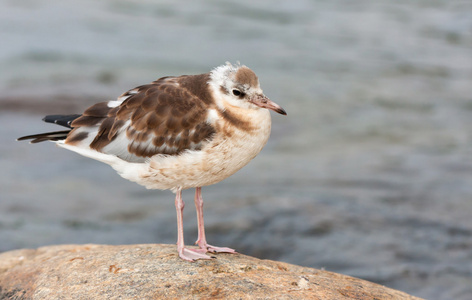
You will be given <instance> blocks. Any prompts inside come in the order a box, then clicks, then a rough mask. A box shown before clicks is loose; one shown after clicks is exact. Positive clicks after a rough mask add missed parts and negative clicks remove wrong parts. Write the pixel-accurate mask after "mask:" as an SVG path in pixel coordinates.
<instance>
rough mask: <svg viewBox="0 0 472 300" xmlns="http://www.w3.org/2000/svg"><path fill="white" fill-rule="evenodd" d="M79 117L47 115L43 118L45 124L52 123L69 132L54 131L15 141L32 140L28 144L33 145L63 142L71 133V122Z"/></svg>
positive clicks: (23, 137)
mask: <svg viewBox="0 0 472 300" xmlns="http://www.w3.org/2000/svg"><path fill="white" fill-rule="evenodd" d="M80 116H81V115H49V116H45V117H44V118H43V121H44V122H47V123H54V124H57V125H61V126H64V127H68V128H70V129H69V130H64V131H54V132H46V133H40V134H33V135H27V136H22V137H20V138H18V139H17V141H24V140H32V141H31V142H30V143H32V144H35V143H40V142H44V141H60V140H65V139H66V138H67V135H68V134H69V132H70V131H71V129H72V127H71V124H72V121H74V120H75V119H77V118H78V117H80Z"/></svg>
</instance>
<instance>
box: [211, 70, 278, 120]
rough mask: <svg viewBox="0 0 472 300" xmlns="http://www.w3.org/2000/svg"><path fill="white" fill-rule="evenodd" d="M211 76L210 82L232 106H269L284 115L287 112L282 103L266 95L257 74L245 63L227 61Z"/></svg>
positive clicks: (255, 107) (253, 107)
mask: <svg viewBox="0 0 472 300" xmlns="http://www.w3.org/2000/svg"><path fill="white" fill-rule="evenodd" d="M210 77H211V79H210V82H209V84H210V85H211V86H213V89H214V90H215V91H217V93H220V94H222V96H223V98H224V100H225V101H227V102H228V104H230V105H232V106H236V107H242V108H252V109H259V108H267V109H270V110H273V111H275V112H277V113H279V114H282V115H286V114H287V113H286V112H285V110H284V109H283V108H282V107H280V105H278V104H276V103H274V102H272V101H271V100H270V99H269V98H267V97H266V96H265V95H264V93H263V92H262V89H261V87H260V84H259V79H258V78H257V76H256V74H255V73H254V72H253V71H252V70H251V69H249V68H248V67H246V66H244V65H243V66H241V65H236V66H234V65H232V64H230V63H227V64H226V65H222V66H219V67H217V68H215V69H214V70H213V71H212V72H211V74H210Z"/></svg>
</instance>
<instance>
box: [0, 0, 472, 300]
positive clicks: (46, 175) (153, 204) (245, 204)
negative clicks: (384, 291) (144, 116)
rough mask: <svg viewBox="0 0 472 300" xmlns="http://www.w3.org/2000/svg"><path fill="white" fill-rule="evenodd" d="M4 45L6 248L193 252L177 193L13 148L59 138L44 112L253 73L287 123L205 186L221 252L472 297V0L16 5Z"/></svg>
mask: <svg viewBox="0 0 472 300" xmlns="http://www.w3.org/2000/svg"><path fill="white" fill-rule="evenodd" d="M0 37H1V46H0V70H1V72H0V95H1V96H0V119H1V125H2V126H1V127H0V139H1V140H0V165H1V172H0V191H1V194H0V195H1V200H0V251H7V250H11V249H17V248H33V247H39V246H44V245H51V244H60V243H104V244H128V243H175V240H176V221H175V208H174V198H173V197H174V195H173V194H172V193H170V192H169V191H151V190H146V189H144V188H143V187H141V186H138V185H136V184H134V183H131V182H127V181H126V180H123V179H122V178H120V177H119V176H118V175H116V174H115V172H114V171H113V170H112V169H111V168H110V167H108V166H106V165H104V164H101V163H99V162H96V161H92V160H89V159H87V158H84V157H81V156H79V155H77V154H75V153H71V152H68V151H66V150H63V149H59V148H57V147H55V146H54V145H53V144H51V143H43V144H38V145H29V144H27V143H20V142H15V141H14V140H15V139H16V138H17V137H19V136H22V135H26V134H32V133H38V132H42V131H48V130H56V129H58V128H56V127H54V126H53V125H51V124H44V123H42V122H41V118H42V116H43V115H44V114H51V113H77V112H81V111H83V109H85V108H86V107H88V106H89V105H91V104H93V103H95V102H97V101H102V100H107V99H112V98H115V97H117V96H118V95H120V94H121V93H122V92H124V91H126V90H127V89H129V88H132V87H135V86H137V85H140V84H144V83H147V82H150V81H152V80H154V79H157V78H158V77H161V76H165V75H180V74H198V73H204V72H208V71H209V70H211V68H213V67H216V66H218V65H221V64H223V63H224V62H225V61H231V62H236V61H241V63H243V64H246V65H247V66H249V67H251V68H252V69H253V70H254V71H255V72H256V73H257V74H258V76H259V78H260V81H261V85H262V88H263V89H264V91H265V94H266V95H267V96H269V97H270V98H271V99H272V100H274V101H275V102H277V103H279V104H280V105H281V106H283V107H284V108H285V109H286V111H287V112H288V116H286V117H284V116H280V115H275V114H274V115H273V132H272V136H271V139H270V140H269V143H268V145H267V146H266V148H265V149H264V150H263V151H262V153H261V154H260V155H259V156H258V157H257V158H256V159H255V160H254V161H252V162H251V163H250V164H249V165H248V166H247V167H245V168H244V169H243V170H241V171H240V172H239V173H237V174H235V175H234V176H232V177H231V178H229V179H227V180H225V181H223V182H221V183H218V184H216V185H213V186H210V187H205V188H204V189H203V196H204V199H205V203H206V205H205V221H206V225H207V230H208V232H207V236H208V240H209V242H210V243H212V244H215V245H221V246H229V247H233V248H236V249H237V250H238V251H239V252H241V253H243V254H248V255H253V256H257V257H260V258H268V259H276V260H281V261H285V262H289V263H294V264H299V265H303V266H309V267H315V268H324V269H327V270H330V271H335V272H340V273H344V274H348V275H352V276H357V277H361V278H365V279H367V280H371V281H374V282H378V283H381V284H383V285H386V286H389V287H392V288H396V289H400V290H403V291H405V292H408V293H411V294H413V295H416V296H420V297H424V298H428V299H472V130H471V129H472V2H470V1H451V0H442V1H441V0H436V1H431V0H428V1H427V0H422V1H421V0H419V1H321V0H317V1H301V0H300V1H299V0H294V1H248V0H243V1H241V0H240V1H198V2H197V1H194V2H191V1H150V0H148V1H129V0H121V1H115V0H113V1H112V0H107V1H105V0H104V1H91V0H88V1H85V0H82V1H59V0H47V1H46V0H42V1H39V0H35V1H33V0H29V1H13V0H11V1H2V2H1V3H0ZM192 193H193V191H185V192H184V199H185V200H186V202H187V206H186V212H185V220H184V222H185V229H186V231H185V234H186V243H187V244H191V243H193V241H194V240H195V239H196V217H195V211H194V208H193V204H192V202H193V194H192Z"/></svg>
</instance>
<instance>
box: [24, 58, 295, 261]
mask: <svg viewBox="0 0 472 300" xmlns="http://www.w3.org/2000/svg"><path fill="white" fill-rule="evenodd" d="M269 110H272V111H274V112H276V113H279V114H282V115H286V114H287V113H286V111H285V110H284V109H283V108H282V107H281V106H280V105H278V104H276V103H275V102H273V101H271V100H270V99H269V98H268V97H266V96H265V95H264V93H263V91H262V89H261V87H260V83H259V79H258V77H257V75H256V74H255V73H254V71H252V70H251V69H250V68H249V67H247V66H245V65H241V64H240V63H239V62H238V63H237V64H231V63H229V62H227V63H226V64H223V65H220V66H218V67H216V68H214V69H212V70H211V71H210V72H208V73H204V74H199V75H181V76H166V77H162V78H159V79H157V80H155V81H153V82H151V83H149V84H145V85H141V86H138V87H136V88H133V89H131V90H128V91H127V92H125V93H123V94H122V95H121V96H119V97H118V98H116V100H110V101H105V102H100V103H97V104H94V105H92V106H90V107H89V108H87V109H86V110H85V111H84V112H83V113H82V114H71V115H47V116H46V117H44V118H43V121H45V122H47V123H54V124H57V125H61V126H64V127H66V128H67V130H62V131H54V132H46V133H40V134H34V135H28V136H23V137H20V138H18V140H19V141H22V140H31V141H30V143H39V142H43V141H52V142H54V143H55V144H56V145H58V146H59V147H62V148H65V149H67V150H71V151H74V152H76V153H78V154H81V155H83V156H85V157H88V158H92V159H95V160H98V161H101V162H103V163H106V164H108V165H110V166H111V167H112V168H113V169H115V170H116V171H117V172H118V174H119V175H121V176H122V177H123V178H125V179H128V180H130V181H133V182H136V183H138V184H140V185H143V186H145V187H146V188H148V189H161V190H171V191H172V192H174V193H175V194H176V196H175V207H176V213H177V252H178V255H179V257H180V258H182V259H183V260H186V261H195V260H198V259H212V258H214V257H212V256H210V255H207V253H218V252H223V253H236V251H235V250H234V249H231V248H228V247H217V246H212V245H210V244H208V243H207V240H206V236H205V225H204V218H203V198H202V193H201V189H202V187H203V186H208V185H212V184H215V183H217V182H219V181H221V180H223V179H225V178H227V177H229V176H231V175H233V174H234V173H235V172H237V171H238V170H240V169H241V168H242V167H244V166H245V165H247V164H248V163H249V162H250V161H251V160H252V159H253V158H254V157H255V156H256V155H257V154H258V153H259V152H260V151H261V150H262V148H263V147H264V146H265V144H266V143H267V141H268V138H269V135H270V131H271V116H270V112H269ZM189 188H195V198H194V201H195V206H196V212H197V226H198V239H197V241H196V242H195V244H196V245H198V248H188V247H186V246H185V243H184V229H183V217H182V214H183V210H184V206H185V203H184V201H183V199H182V190H184V189H189Z"/></svg>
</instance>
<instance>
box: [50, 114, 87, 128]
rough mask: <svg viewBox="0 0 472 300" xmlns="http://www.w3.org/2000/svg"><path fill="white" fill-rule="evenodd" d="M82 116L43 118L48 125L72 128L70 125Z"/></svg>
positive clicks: (51, 116)
mask: <svg viewBox="0 0 472 300" xmlns="http://www.w3.org/2000/svg"><path fill="white" fill-rule="evenodd" d="M80 116H81V115H49V116H45V117H44V118H43V121H44V122H46V123H54V124H57V125H61V126H64V127H68V128H72V127H71V126H70V125H71V124H72V121H74V120H75V119H77V118H78V117H80Z"/></svg>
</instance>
